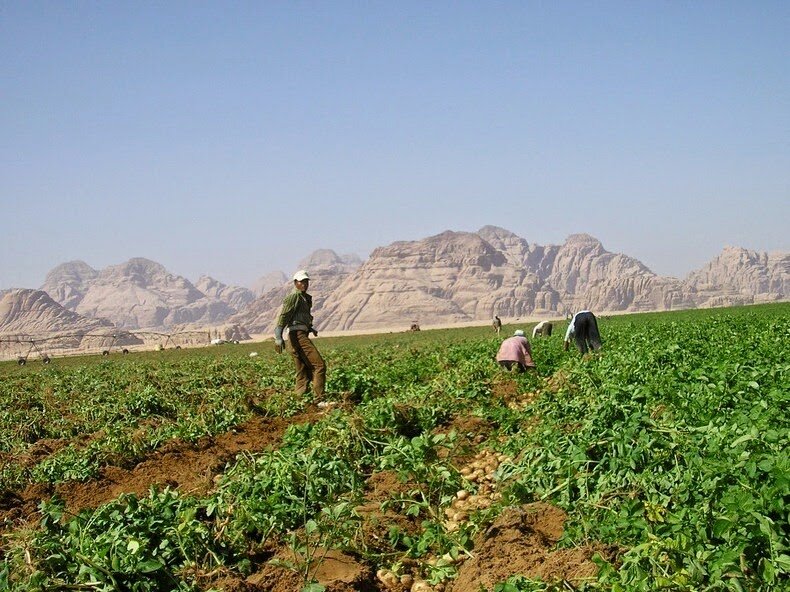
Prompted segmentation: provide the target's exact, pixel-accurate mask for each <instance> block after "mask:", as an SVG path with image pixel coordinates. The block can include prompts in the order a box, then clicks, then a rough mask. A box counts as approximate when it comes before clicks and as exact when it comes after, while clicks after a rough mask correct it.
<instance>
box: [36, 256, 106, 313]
mask: <svg viewBox="0 0 790 592" xmlns="http://www.w3.org/2000/svg"><path fill="white" fill-rule="evenodd" d="M98 275H99V272H98V271H96V270H95V269H93V268H92V267H91V266H90V265H88V264H87V263H85V262H84V261H69V262H67V263H61V264H60V265H58V266H57V267H55V268H53V269H52V270H51V271H50V272H49V273H48V274H47V277H46V279H45V280H44V285H43V286H41V289H42V290H44V291H45V292H46V293H47V294H49V295H50V296H51V297H52V298H53V299H55V300H56V301H57V302H59V303H60V304H62V305H63V306H64V307H66V308H67V309H69V310H74V309H76V308H77V305H79V303H80V302H81V301H82V298H83V297H84V296H85V292H87V291H88V287H89V285H90V282H91V281H93V280H94V279H96V276H98Z"/></svg>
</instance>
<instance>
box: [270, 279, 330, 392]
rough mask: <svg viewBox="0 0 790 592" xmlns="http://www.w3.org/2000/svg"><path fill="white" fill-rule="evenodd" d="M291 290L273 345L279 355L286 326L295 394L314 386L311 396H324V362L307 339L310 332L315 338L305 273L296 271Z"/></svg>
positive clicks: (285, 300) (283, 308) (283, 343)
mask: <svg viewBox="0 0 790 592" xmlns="http://www.w3.org/2000/svg"><path fill="white" fill-rule="evenodd" d="M293 280H294V289H293V291H292V292H291V293H289V294H288V295H287V296H286V297H285V299H284V300H283V305H282V309H281V311H280V316H279V317H278V318H277V326H276V327H275V329H274V343H275V348H276V349H277V351H278V353H279V352H282V350H283V346H284V345H285V342H284V340H283V329H285V327H288V345H289V346H290V347H288V351H289V352H290V354H291V357H292V358H293V360H294V364H296V394H297V395H303V394H304V393H306V392H307V391H308V389H309V387H310V383H311V382H312V383H313V394H314V395H315V396H316V397H322V396H323V395H324V385H325V384H326V363H325V362H324V358H322V357H321V353H320V352H319V351H318V349H317V348H316V347H315V345H313V342H312V341H311V340H310V333H313V334H314V335H316V336H317V335H318V331H316V330H315V329H313V315H312V314H310V310H311V309H312V307H313V297H312V296H310V294H308V293H307V289H308V287H309V286H310V278H309V277H308V275H307V272H306V271H304V270H301V271H297V272H296V273H295V274H294V277H293Z"/></svg>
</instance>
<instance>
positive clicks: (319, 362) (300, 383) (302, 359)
mask: <svg viewBox="0 0 790 592" xmlns="http://www.w3.org/2000/svg"><path fill="white" fill-rule="evenodd" d="M288 342H289V343H290V345H291V347H290V348H289V351H290V353H291V357H292V358H293V359H294V363H295V364H296V394H298V395H303V394H304V393H306V392H307V389H308V387H309V385H310V383H311V382H312V383H313V394H314V395H316V396H317V397H321V396H323V394H324V385H325V384H326V363H325V362H324V358H322V357H321V353H320V352H319V351H318V349H316V347H315V345H313V342H312V341H310V337H309V333H308V332H307V331H289V332H288Z"/></svg>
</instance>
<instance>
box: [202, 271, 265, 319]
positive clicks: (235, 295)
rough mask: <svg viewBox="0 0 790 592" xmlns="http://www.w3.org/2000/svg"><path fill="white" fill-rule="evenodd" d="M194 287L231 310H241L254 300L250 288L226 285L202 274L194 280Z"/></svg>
mask: <svg viewBox="0 0 790 592" xmlns="http://www.w3.org/2000/svg"><path fill="white" fill-rule="evenodd" d="M195 287H196V288H197V289H198V290H200V291H201V292H202V293H203V294H205V295H206V296H208V297H209V298H214V299H215V300H219V301H221V302H224V303H225V304H227V305H228V306H229V307H230V308H232V309H233V310H236V311H239V310H242V309H243V308H244V307H245V306H247V305H248V304H249V303H251V302H252V301H253V300H255V294H254V292H253V291H252V290H248V289H247V288H242V287H240V286H228V285H227V284H223V283H222V282H220V281H218V280H215V279H214V278H212V277H209V276H207V275H202V276H200V278H198V281H197V282H195Z"/></svg>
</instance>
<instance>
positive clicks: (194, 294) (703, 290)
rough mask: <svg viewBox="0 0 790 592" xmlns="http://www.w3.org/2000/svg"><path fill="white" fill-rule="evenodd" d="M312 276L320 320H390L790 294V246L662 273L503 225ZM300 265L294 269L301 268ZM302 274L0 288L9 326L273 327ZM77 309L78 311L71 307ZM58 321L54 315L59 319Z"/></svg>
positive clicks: (382, 252) (393, 248)
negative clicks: (236, 280)
mask: <svg viewBox="0 0 790 592" xmlns="http://www.w3.org/2000/svg"><path fill="white" fill-rule="evenodd" d="M299 267H303V268H306V269H308V270H309V272H310V276H311V279H312V284H311V289H310V292H311V293H312V294H313V299H314V300H313V302H314V306H313V312H314V316H315V318H316V325H317V328H318V329H320V330H352V329H353V330H376V329H382V328H393V327H403V328H404V329H405V328H408V327H409V325H410V324H411V323H412V322H413V321H417V322H419V323H420V324H422V325H426V326H427V325H434V324H450V323H459V322H470V321H485V320H488V319H490V318H492V317H493V315H495V314H496V315H499V316H500V317H503V318H508V317H511V318H516V317H526V316H554V317H556V316H562V315H564V314H565V313H567V312H571V311H575V310H578V309H580V308H591V309H592V310H595V311H599V312H612V311H648V310H672V309H682V308H693V307H709V306H724V305H734V304H751V303H757V302H770V301H779V300H785V299H787V298H788V296H789V295H790V255H788V254H787V253H761V252H755V251H749V250H746V249H742V248H738V247H726V248H724V249H723V251H722V253H721V254H720V255H719V256H718V257H716V258H715V259H713V260H712V261H711V262H710V263H708V264H707V265H705V266H704V267H703V268H701V269H699V270H695V271H693V272H691V273H690V274H689V275H688V276H687V277H686V278H685V279H682V280H681V279H678V278H671V277H663V276H658V275H656V274H654V273H653V272H652V271H651V270H650V269H648V268H647V267H646V266H645V265H643V264H642V263H641V262H639V261H638V260H636V259H634V258H632V257H629V256H628V255H624V254H618V253H610V252H608V251H606V249H604V247H603V245H602V244H601V243H600V241H598V240H597V239H595V238H593V237H591V236H589V235H586V234H575V235H571V236H569V237H568V238H567V239H566V241H565V242H564V243H563V244H562V245H547V246H542V245H538V244H535V243H529V242H528V241H527V240H525V239H523V238H521V237H519V236H517V235H515V234H513V233H512V232H510V231H508V230H505V229H503V228H498V227H494V226H485V227H483V228H481V229H480V230H479V231H478V232H476V233H471V232H453V231H446V232H443V233H441V234H438V235H435V236H431V237H428V238H425V239H422V240H417V241H399V242H395V243H392V244H391V245H388V246H385V247H379V248H377V249H376V250H374V251H373V253H371V255H370V257H369V258H368V259H367V260H366V261H362V260H361V259H360V258H359V257H357V256H355V255H343V256H341V255H338V254H336V253H335V252H334V251H332V250H329V249H320V250H318V251H315V252H314V253H312V254H311V255H309V256H308V257H307V258H305V259H304V260H303V261H302V262H301V263H300V265H299ZM288 276H290V270H289V274H288ZM290 289H291V282H290V280H289V277H287V276H286V275H285V274H283V272H281V271H275V272H270V273H268V274H267V275H265V276H263V277H262V278H261V279H260V280H259V281H258V282H257V283H256V286H255V287H254V290H250V289H247V288H243V287H238V286H228V285H226V284H223V283H222V282H219V281H217V280H215V279H213V278H211V277H208V276H203V277H201V278H199V279H198V280H197V281H196V282H195V283H192V282H190V281H189V280H187V279H186V278H184V277H181V276H178V275H176V274H173V273H171V272H170V271H168V270H167V269H165V268H164V267H163V266H162V265H160V264H158V263H156V262H154V261H150V260H148V259H142V258H134V259H130V260H129V261H127V262H125V263H121V264H119V265H113V266H110V267H107V268H105V269H102V270H95V269H93V268H91V267H90V266H89V265H87V264H86V263H84V262H82V261H72V262H68V263H63V264H61V265H59V266H57V267H55V268H54V269H52V270H51V271H50V272H49V274H48V275H47V277H46V280H45V282H44V285H43V286H42V287H41V290H40V291H35V290H8V291H5V292H4V293H1V294H0V296H1V298H0V333H10V332H26V333H34V332H35V333H39V332H44V331H61V330H64V328H65V327H73V328H78V327H80V326H85V327H87V326H95V325H94V324H95V323H97V322H98V323H101V324H102V326H105V327H106V326H110V327H111V326H116V327H120V328H124V329H132V330H134V329H165V330H172V329H173V328H177V327H212V326H218V325H222V324H235V325H240V326H243V327H245V328H246V329H248V330H249V331H250V332H252V333H266V332H269V331H271V330H272V328H273V325H274V322H275V319H276V316H277V313H278V309H279V306H280V304H281V302H282V297H283V296H284V295H285V294H286V293H287V292H288V291H289V290H290ZM67 313H69V314H70V315H72V316H69V314H67ZM47 319H49V320H47Z"/></svg>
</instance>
